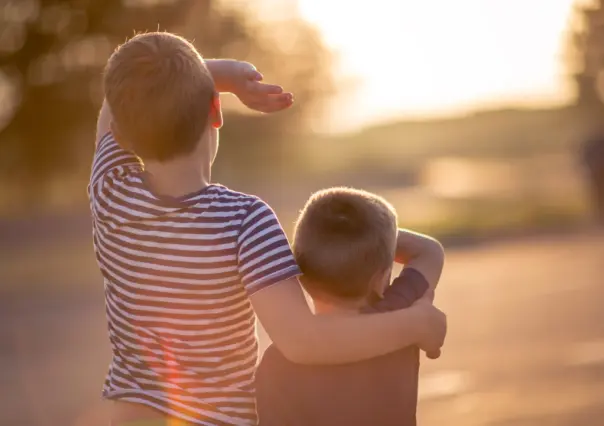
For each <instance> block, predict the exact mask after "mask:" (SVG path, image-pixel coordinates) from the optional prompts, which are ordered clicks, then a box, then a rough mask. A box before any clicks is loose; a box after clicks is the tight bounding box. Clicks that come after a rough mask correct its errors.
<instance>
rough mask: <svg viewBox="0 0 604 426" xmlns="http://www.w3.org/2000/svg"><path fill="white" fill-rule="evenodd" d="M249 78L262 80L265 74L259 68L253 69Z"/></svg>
mask: <svg viewBox="0 0 604 426" xmlns="http://www.w3.org/2000/svg"><path fill="white" fill-rule="evenodd" d="M249 79H250V80H254V81H262V80H264V76H263V75H262V74H261V73H260V72H258V71H257V70H251V71H250V72H249Z"/></svg>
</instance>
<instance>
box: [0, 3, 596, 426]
mask: <svg viewBox="0 0 604 426" xmlns="http://www.w3.org/2000/svg"><path fill="white" fill-rule="evenodd" d="M158 28H159V29H161V30H170V31H175V32H178V33H179V34H182V35H184V36H186V37H187V38H189V39H194V40H195V44H196V46H197V47H198V48H199V49H200V51H201V52H202V54H203V55H204V56H205V57H207V58H213V57H233V58H237V59H243V60H248V61H250V62H252V63H254V64H255V65H256V66H257V67H258V68H259V70H260V71H261V72H263V73H264V75H265V79H266V80H268V81H271V82H276V83H279V84H282V85H283V86H284V87H285V88H286V89H287V90H289V91H292V92H294V94H295V97H296V104H295V106H294V107H293V108H292V109H291V110H289V111H287V112H284V113H280V114H277V115H271V116H263V115H258V114H253V113H249V112H248V111H245V110H244V109H242V108H241V107H240V106H239V105H238V104H237V101H236V99H234V98H231V97H228V96H227V97H226V99H225V104H226V107H227V109H228V111H227V114H226V125H225V127H224V129H223V131H222V134H221V147H220V153H219V156H218V160H217V163H216V165H215V170H214V176H215V178H216V180H217V181H219V182H221V183H223V184H226V185H228V186H232V187H235V188H237V189H240V190H243V191H248V192H253V193H256V194H258V195H260V196H261V197H263V198H265V199H266V200H267V201H268V202H269V203H270V204H271V205H273V207H274V208H275V210H276V211H277V214H278V216H279V217H280V218H281V221H282V223H283V226H284V227H285V229H286V230H287V231H288V232H291V230H292V226H293V221H294V219H295V217H296V215H297V212H298V210H299V209H300V208H301V207H302V206H303V204H304V201H305V200H306V198H307V197H308V196H309V194H310V193H311V192H313V191H315V190H317V189H320V188H324V187H328V186H333V185H347V186H354V187H360V188H363V189H367V190H370V191H375V192H377V193H379V194H381V195H383V196H385V197H386V198H387V199H389V200H390V201H391V202H392V203H393V204H394V205H395V206H396V208H397V210H398V212H399V217H400V225H401V226H403V227H408V228H413V229H416V230H419V231H422V232H427V233H430V234H432V235H434V236H435V237H437V238H439V239H441V240H442V241H443V243H444V244H445V247H446V248H447V249H448V253H449V254H448V262H447V265H446V268H445V273H444V275H443V279H442V282H441V284H440V287H439V293H438V296H437V303H438V304H439V306H441V307H442V309H444V310H445V311H446V312H447V313H448V315H449V322H450V326H449V327H450V332H449V337H448V341H447V345H446V347H445V350H444V355H443V357H442V358H441V359H440V360H438V361H431V362H428V361H425V362H423V366H422V376H421V382H420V383H421V385H420V407H419V419H420V424H421V425H426V426H432V425H443V424H446V425H450V426H456V425H464V426H474V425H476V426H483V425H485V426H486V425H489V426H524V425H540V426H541V425H544V426H550V425H551V426H554V425H555V426H562V425H564V426H566V425H573V426H575V425H584V426H596V425H598V426H600V425H602V424H604V420H602V419H603V418H604V312H603V310H602V309H601V305H602V300H604V288H603V287H604V263H603V261H604V231H602V228H601V226H599V224H602V223H604V103H603V99H604V78H603V77H604V73H603V72H602V71H604V1H591V2H590V1H573V0H531V1H526V0H505V1H504V0H488V1H485V0H457V1H455V2H451V1H447V0H431V1H428V0H423V1H419V0H397V1H395V0H373V1H372V2H371V5H368V4H367V3H362V2H358V3H354V2H335V1H332V2H326V1H320V0H256V1H252V0H0V342H1V344H0V360H1V363H0V424H1V425H7V426H9V425H10V426H20V425H23V426H26V425H27V426H30V425H31V426H42V425H77V426H80V425H91V426H93V425H104V424H107V423H106V410H105V407H104V405H103V404H102V403H101V401H100V390H101V386H102V380H103V376H104V374H105V372H106V368H107V365H108V361H109V353H108V344H107V337H106V331H105V324H104V310H103V299H102V285H101V278H100V275H99V274H98V272H97V270H96V265H95V260H94V256H93V251H92V243H91V231H90V221H89V216H88V210H87V208H88V206H87V199H86V184H87V179H88V175H89V172H90V161H91V157H92V151H93V145H94V141H93V139H94V136H93V135H94V126H95V119H96V114H97V111H98V108H99V107H100V104H101V100H102V95H101V85H100V83H101V78H100V77H101V72H102V67H103V66H104V63H105V61H106V60H107V58H108V57H109V55H110V53H111V51H112V50H113V49H114V48H115V47H116V46H117V45H118V44H119V43H121V42H123V41H125V39H126V38H127V37H129V36H131V35H132V34H133V33H134V32H135V31H144V30H157V29H158ZM267 165H268V166H267ZM601 285H602V286H603V287H600V286H601ZM262 339H263V340H262V341H263V344H264V345H266V342H267V339H266V336H265V335H264V334H262ZM376 391H377V392H379V390H376Z"/></svg>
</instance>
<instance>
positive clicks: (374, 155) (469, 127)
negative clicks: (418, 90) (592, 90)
mask: <svg viewBox="0 0 604 426" xmlns="http://www.w3.org/2000/svg"><path fill="white" fill-rule="evenodd" d="M590 125H591V123H590V121H589V118H588V117H586V116H584V115H581V114H580V113H579V112H577V111H576V110H574V109H573V108H570V107H563V108H556V109H543V110H531V109H517V110H515V109H509V110H493V111H482V112H477V113H474V114H468V115H464V116H459V117H450V118H443V119H432V120H426V121H397V122H393V123H386V124H382V125H377V126H373V127H369V128H367V129H365V130H363V131H361V132H357V133H350V134H344V135H340V136H337V137H323V138H316V139H314V140H312V141H311V143H310V144H309V146H308V151H307V152H308V158H309V161H311V162H313V163H314V164H315V166H316V167H317V168H318V169H319V170H331V171H333V170H335V169H347V168H352V169H375V170H379V171H381V172H385V171H386V170H399V171H400V170H404V169H407V170H408V169H411V170H414V169H417V167H418V166H421V164H423V163H425V162H426V161H428V160H430V159H431V158H434V157H435V156H439V157H443V156H444V157H446V156H461V157H465V158H496V159H500V160H501V159H506V158H520V157H524V156H532V155H539V154H543V153H546V152H558V151H561V150H563V151H566V152H575V151H576V149H577V147H578V144H580V143H581V142H582V141H583V140H584V138H585V136H586V132H588V131H589V130H591V129H590ZM317 153H319V155H317Z"/></svg>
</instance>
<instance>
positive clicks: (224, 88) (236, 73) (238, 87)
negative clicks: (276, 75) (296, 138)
mask: <svg viewBox="0 0 604 426" xmlns="http://www.w3.org/2000/svg"><path fill="white" fill-rule="evenodd" d="M206 63H207V65H208V69H209V70H210V72H211V73H212V77H213V78H214V81H215V82H216V88H217V90H218V91H219V92H230V93H232V94H234V95H235V96H237V97H238V98H239V100H240V101H241V102H242V103H243V104H244V105H245V106H247V107H248V108H250V109H253V110H255V111H260V112H264V113H271V112H278V111H282V110H284V109H287V108H289V107H290V106H291V105H292V103H293V95H292V94H291V93H287V92H284V91H283V88H282V87H281V86H278V85H275V84H267V83H263V82H262V80H263V76H262V74H261V73H260V72H258V70H257V69H256V67H255V66H254V65H252V64H250V63H249V62H243V61H235V60H230V59H226V60H225V59H219V60H212V61H207V62H206Z"/></svg>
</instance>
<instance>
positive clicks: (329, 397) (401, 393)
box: [256, 188, 444, 426]
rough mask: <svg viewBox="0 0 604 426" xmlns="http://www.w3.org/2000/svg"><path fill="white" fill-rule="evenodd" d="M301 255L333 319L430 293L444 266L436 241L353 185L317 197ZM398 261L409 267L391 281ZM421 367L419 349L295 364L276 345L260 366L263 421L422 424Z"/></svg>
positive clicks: (302, 227) (306, 214)
mask: <svg viewBox="0 0 604 426" xmlns="http://www.w3.org/2000/svg"><path fill="white" fill-rule="evenodd" d="M294 255H295V258H296V261H297V262H298V265H299V266H300V269H301V270H302V272H303V275H302V277H301V281H302V285H303V286H304V288H305V289H306V290H307V291H308V293H309V294H310V295H311V297H312V299H313V301H314V305H315V308H316V312H317V315H318V316H332V317H333V316H344V315H348V316H354V315H358V314H361V313H373V312H380V311H387V310H391V309H401V308H405V307H409V306H411V305H412V304H413V303H414V302H415V301H416V300H418V299H419V298H421V297H422V295H424V293H427V295H426V298H431V297H432V295H433V292H434V289H435V287H436V284H437V282H438V280H439V278H440V274H441V271H442V268H443V264H444V251H443V249H442V246H441V245H440V244H439V243H438V242H437V241H435V240H433V239H431V238H429V237H426V236H423V235H420V234H415V233H412V232H408V231H404V230H397V220H396V213H395V211H394V209H393V208H392V206H391V205H390V204H388V203H387V202H386V201H385V200H383V199H382V198H380V197H378V196H376V195H373V194H370V193H367V192H364V191H357V190H352V189H345V188H335V189H330V190H326V191H320V192H318V193H316V194H315V195H313V196H312V197H311V198H310V200H309V201H308V203H307V204H306V206H305V208H304V210H303V211H302V213H301V215H300V218H299V219H298V223H297V225H296V232H295V237H294ZM394 261H396V262H398V263H402V264H404V265H405V266H404V268H403V270H402V272H401V274H400V276H399V277H398V278H396V279H395V280H394V282H393V284H392V286H390V287H388V284H389V280H390V276H391V272H392V264H393V262H394ZM437 356H438V354H436V353H435V354H432V356H431V357H437ZM418 374H419V350H418V348H417V347H409V348H406V349H403V350H400V351H398V352H395V353H391V354H388V355H384V356H381V357H376V358H374V359H371V360H366V361H361V362H357V363H351V364H347V365H337V366H307V365H296V364H294V363H292V362H290V361H289V360H287V359H286V358H285V357H283V355H281V353H280V352H279V350H278V349H277V348H274V347H269V348H268V349H267V350H266V352H265V354H264V356H263V358H262V361H261V363H260V366H259V367H258V371H257V373H256V389H257V404H258V415H259V418H260V425H261V426H278V425H279V426H283V425H287V426H296V425H300V426H302V425H313V426H322V425H325V426H328V425H347V426H356V425H358V426H371V425H380V426H390V425H392V426H395V425H396V426H414V425H415V424H416V418H415V413H416V405H417V391H418V389H417V386H418Z"/></svg>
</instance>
